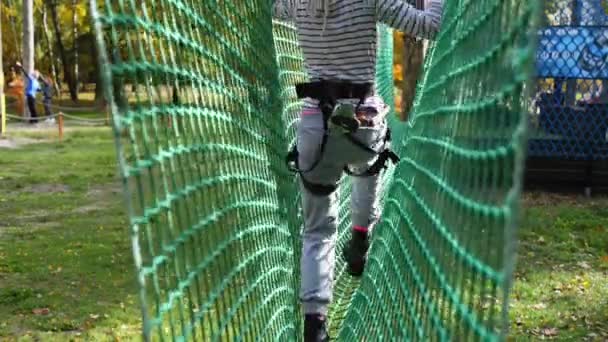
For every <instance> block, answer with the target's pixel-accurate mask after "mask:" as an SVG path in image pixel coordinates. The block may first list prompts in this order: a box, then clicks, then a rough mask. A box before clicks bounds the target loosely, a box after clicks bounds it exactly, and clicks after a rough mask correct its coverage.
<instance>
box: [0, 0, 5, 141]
mask: <svg viewBox="0 0 608 342" xmlns="http://www.w3.org/2000/svg"><path fill="white" fill-rule="evenodd" d="M3 66H4V64H3V63H2V6H0V121H1V122H0V135H2V134H4V131H6V127H5V125H6V121H5V120H6V118H5V116H4V115H5V107H4V68H3Z"/></svg>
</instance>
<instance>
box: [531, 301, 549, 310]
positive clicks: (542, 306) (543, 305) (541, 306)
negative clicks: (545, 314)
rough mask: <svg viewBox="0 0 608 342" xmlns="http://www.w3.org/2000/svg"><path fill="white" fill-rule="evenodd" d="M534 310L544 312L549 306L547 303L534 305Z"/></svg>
mask: <svg viewBox="0 0 608 342" xmlns="http://www.w3.org/2000/svg"><path fill="white" fill-rule="evenodd" d="M532 308H533V309H536V310H542V309H545V308H547V304H545V303H538V304H534V305H532Z"/></svg>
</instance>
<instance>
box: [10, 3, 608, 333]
mask: <svg viewBox="0 0 608 342" xmlns="http://www.w3.org/2000/svg"><path fill="white" fill-rule="evenodd" d="M20 5H21V3H20V1H18V0H3V1H2V2H0V6H1V21H2V31H1V32H2V60H3V63H2V69H3V71H4V75H5V80H4V84H3V85H4V93H5V96H6V110H7V113H8V114H9V115H10V117H9V118H8V126H7V129H6V132H5V134H3V136H2V138H1V139H0V340H8V341H12V340H43V341H66V340H99V341H107V340H117V341H118V340H135V339H137V338H138V337H139V336H140V332H141V327H140V326H141V317H140V309H139V303H138V299H137V289H136V283H135V275H134V266H133V260H132V252H131V245H130V241H129V239H128V231H127V226H128V223H127V219H128V217H127V213H126V211H125V208H124V199H123V197H122V188H121V184H120V180H119V179H118V177H117V166H116V155H115V146H114V140H113V139H114V137H113V133H112V129H111V128H110V125H109V124H110V123H109V120H111V118H110V117H109V115H108V109H107V107H106V103H105V101H104V100H103V96H102V92H101V87H100V86H98V85H99V80H98V75H99V70H98V61H97V56H99V54H98V52H97V51H96V45H95V43H94V39H95V38H94V33H93V30H92V26H91V24H90V23H91V18H90V17H89V15H90V13H89V11H88V8H87V6H88V3H87V2H84V1H76V0H45V1H41V0H36V1H33V7H32V17H33V22H32V24H33V25H32V27H33V31H34V32H33V36H34V37H35V40H34V45H33V47H34V49H33V51H31V55H32V56H33V60H34V63H35V68H36V69H37V70H39V71H40V72H41V73H43V74H45V75H49V76H51V77H52V79H53V81H54V85H55V87H56V90H57V92H56V96H55V97H54V98H53V105H54V106H55V111H56V112H62V113H64V114H66V117H65V127H64V130H63V136H62V137H61V139H60V136H59V132H58V127H57V120H56V118H54V119H55V120H51V121H49V122H42V123H39V124H37V125H29V124H27V123H24V122H22V120H21V119H20V117H22V115H23V102H22V101H23V97H22V92H23V89H22V87H23V83H22V78H21V77H17V75H16V74H15V72H14V70H12V66H13V65H14V62H15V61H20V60H23V59H22V56H23V55H24V53H27V52H24V44H23V35H24V31H23V27H24V22H23V9H22V8H21V6H20ZM602 5H603V6H604V8H606V1H602ZM547 11H549V12H551V9H550V8H549V9H547ZM403 41H404V37H403V35H402V34H400V33H395V34H394V42H395V55H394V77H395V95H396V97H395V98H396V103H395V108H396V109H397V115H399V116H400V117H401V118H403V119H405V118H406V114H405V113H403V112H402V111H401V110H400V108H401V107H402V106H403V103H402V101H401V99H402V97H403V95H402V91H401V89H402V88H403V82H404V77H403V74H404V67H403V65H402V61H403V58H404V57H403V46H404V44H403ZM405 73H406V74H407V72H405ZM581 82H582V81H579V83H581ZM582 83H585V82H582ZM599 83H601V82H600V81H593V84H599ZM543 86H544V87H547V88H551V87H553V86H554V83H553V80H551V79H547V80H543ZM585 93H586V92H579V93H577V94H576V97H577V100H580V99H581V98H583V97H584V96H585ZM127 94H130V92H129V89H127ZM39 113H43V110H42V106H41V105H40V106H39ZM553 190H555V189H551V188H546V187H545V188H542V189H540V190H538V189H534V190H529V191H527V192H525V193H524V195H523V203H524V207H525V212H524V215H523V218H522V220H521V227H520V239H521V240H520V246H519V251H518V255H519V260H520V261H519V262H518V266H517V270H516V273H515V284H514V288H513V292H512V301H511V311H510V320H511V338H513V339H515V340H528V339H533V340H536V339H559V340H571V341H580V340H593V341H604V340H606V339H608V303H607V301H608V288H607V285H606V284H607V282H606V279H607V274H608V234H606V233H608V199H606V198H605V197H604V196H603V195H602V194H601V193H600V194H597V195H596V194H594V196H592V197H590V196H585V195H584V194H583V191H582V188H576V189H575V190H574V191H570V192H566V193H564V192H559V191H553Z"/></svg>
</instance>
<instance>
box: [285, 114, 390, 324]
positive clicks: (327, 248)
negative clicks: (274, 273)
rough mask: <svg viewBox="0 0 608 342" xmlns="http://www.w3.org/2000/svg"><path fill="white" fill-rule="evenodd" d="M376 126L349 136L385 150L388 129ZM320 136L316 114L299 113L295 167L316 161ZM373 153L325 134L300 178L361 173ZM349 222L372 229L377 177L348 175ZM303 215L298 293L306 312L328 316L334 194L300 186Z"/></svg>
mask: <svg viewBox="0 0 608 342" xmlns="http://www.w3.org/2000/svg"><path fill="white" fill-rule="evenodd" d="M377 119H378V120H377V121H378V122H377V124H376V125H375V127H371V128H367V127H364V128H360V129H359V130H358V131H357V132H356V133H355V134H354V137H355V138H356V139H357V140H359V141H360V142H362V143H364V144H366V145H367V146H369V147H371V148H372V149H374V150H376V151H381V149H382V147H383V146H384V137H385V135H386V131H387V126H386V121H385V119H384V118H380V117H378V118H377ZM322 137H323V122H322V115H321V114H313V115H303V116H302V118H301V120H300V123H299V126H298V132H297V146H298V152H299V160H298V164H299V167H300V169H302V170H307V169H309V168H310V166H312V163H313V162H314V161H315V160H316V158H318V155H319V150H320V147H321V141H322ZM376 158H377V155H374V154H372V153H370V152H368V151H365V150H363V149H362V148H361V147H358V146H356V145H353V143H352V142H351V141H349V140H348V139H347V138H346V137H344V135H342V134H338V133H333V132H332V134H331V135H330V136H329V138H328V140H327V143H326V146H325V152H324V153H323V156H322V159H321V160H320V162H319V164H318V165H317V166H316V167H315V168H314V169H313V170H312V171H310V172H307V173H304V174H303V175H301V176H302V177H305V178H306V180H307V181H308V182H311V183H316V184H323V185H333V184H336V183H337V182H338V181H339V180H340V178H341V177H342V174H343V170H344V167H345V166H348V167H349V169H350V170H351V171H353V172H354V173H361V172H364V171H366V170H367V169H368V168H369V166H371V165H372V164H373V163H374V162H375V161H376ZM352 181H353V183H352V184H353V189H352V193H351V218H352V223H353V226H360V227H365V228H367V229H368V230H370V231H371V229H372V228H373V226H374V225H375V224H376V222H377V221H378V217H379V214H380V213H379V207H378V190H379V176H377V175H376V176H372V177H353V179H352ZM300 188H301V191H302V209H303V214H304V232H303V239H304V241H303V247H302V257H301V272H302V273H301V274H302V276H301V279H302V283H301V289H300V299H301V300H302V303H303V307H304V312H305V313H318V314H327V309H328V306H329V303H330V302H331V299H332V287H333V278H334V264H335V254H336V253H335V246H336V237H337V225H338V202H339V200H338V193H339V192H338V191H335V192H334V193H332V194H331V195H328V196H320V195H315V194H312V193H311V192H310V191H308V189H306V188H305V187H304V186H303V184H302V182H300Z"/></svg>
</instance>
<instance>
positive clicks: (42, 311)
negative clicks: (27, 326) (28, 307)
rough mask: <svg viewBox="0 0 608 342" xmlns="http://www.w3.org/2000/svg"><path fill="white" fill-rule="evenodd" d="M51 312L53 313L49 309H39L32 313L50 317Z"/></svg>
mask: <svg viewBox="0 0 608 342" xmlns="http://www.w3.org/2000/svg"><path fill="white" fill-rule="evenodd" d="M50 312H51V309H49V308H38V309H34V310H32V313H34V315H48V314H49V313H50Z"/></svg>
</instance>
